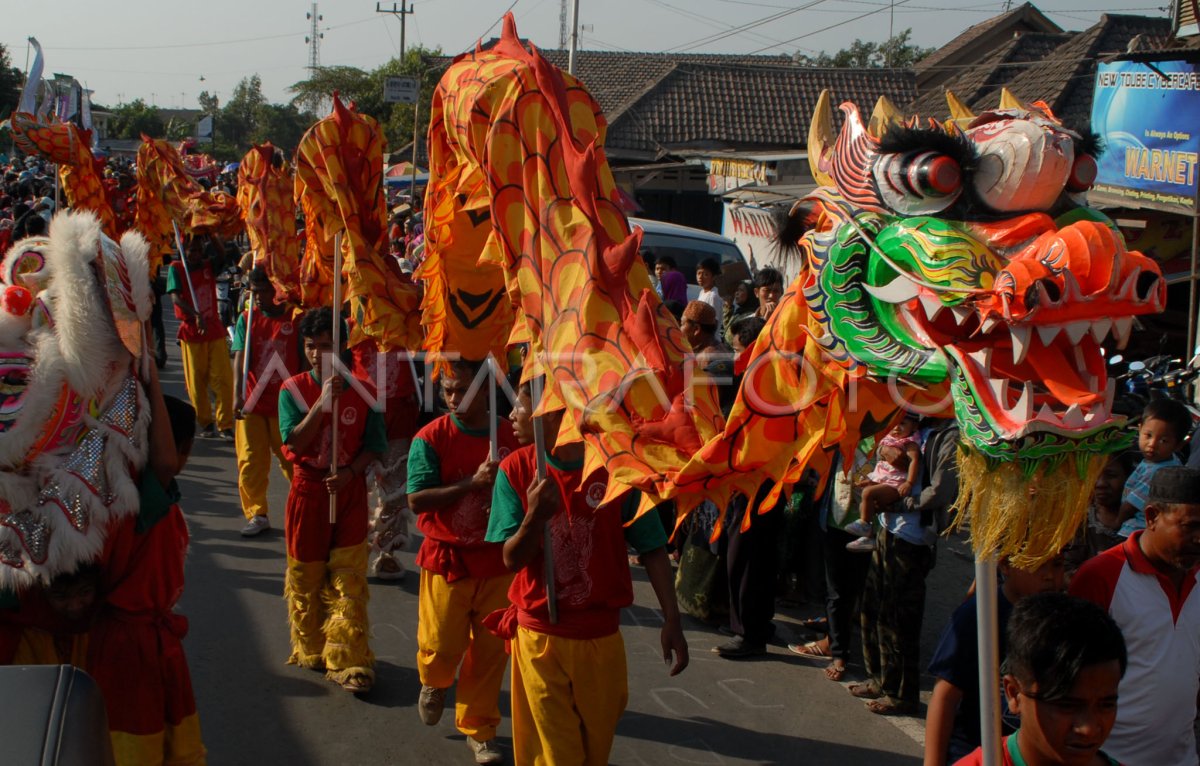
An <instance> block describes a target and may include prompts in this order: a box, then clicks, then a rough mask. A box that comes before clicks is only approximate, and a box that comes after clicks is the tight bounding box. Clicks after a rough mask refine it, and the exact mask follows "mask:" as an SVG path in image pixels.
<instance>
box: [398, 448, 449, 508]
mask: <svg viewBox="0 0 1200 766" xmlns="http://www.w3.org/2000/svg"><path fill="white" fill-rule="evenodd" d="M440 486H442V467H441V463H440V462H439V461H438V455H437V453H436V452H434V451H433V447H431V446H429V442H427V441H425V440H424V439H413V441H412V446H411V447H409V448H408V486H407V487H406V488H405V491H406V492H408V494H410V495H411V494H412V493H414V492H420V491H421V490H423V489H433V488H434V487H440Z"/></svg>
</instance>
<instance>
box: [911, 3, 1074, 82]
mask: <svg viewBox="0 0 1200 766" xmlns="http://www.w3.org/2000/svg"><path fill="white" fill-rule="evenodd" d="M1005 28H1013V29H1014V30H1017V31H1034V32H1037V31H1040V32H1051V33H1053V32H1061V31H1062V28H1061V27H1059V26H1058V25H1057V24H1055V23H1054V22H1053V21H1051V20H1050V19H1048V18H1046V16H1045V15H1044V14H1043V13H1042V12H1041V11H1039V10H1038V9H1037V7H1036V6H1034V5H1033V4H1032V3H1024V4H1022V5H1021V6H1019V7H1017V8H1014V9H1013V10H1011V11H1009V12H1007V13H1002V14H1000V15H999V16H993V17H992V18H990V19H987V20H986V21H981V22H979V23H978V24H974V25H972V26H970V27H967V29H966V30H965V31H964V32H963V33H962V34H960V35H958V36H957V37H955V38H954V39H953V40H951V41H950V42H948V43H946V44H945V45H943V46H942V47H941V48H938V49H937V50H936V51H934V52H933V53H931V54H929V55H928V56H926V57H925V58H923V59H921V60H920V61H919V62H917V64H916V66H915V67H914V69H916V70H917V71H918V72H920V73H922V74H923V73H925V72H926V71H928V70H931V69H933V68H935V67H937V66H939V65H941V64H944V63H946V62H947V61H948V60H950V59H953V58H956V57H958V56H959V54H966V53H968V51H969V49H970V48H971V47H972V46H975V45H977V44H978V42H979V41H980V40H981V39H982V38H983V37H985V36H986V35H988V34H989V33H992V32H999V31H1001V30H1002V29H1005Z"/></svg>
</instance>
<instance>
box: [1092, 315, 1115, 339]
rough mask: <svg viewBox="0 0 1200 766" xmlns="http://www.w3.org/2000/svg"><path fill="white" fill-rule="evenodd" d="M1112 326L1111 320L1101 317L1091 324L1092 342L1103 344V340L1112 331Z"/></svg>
mask: <svg viewBox="0 0 1200 766" xmlns="http://www.w3.org/2000/svg"><path fill="white" fill-rule="evenodd" d="M1112 326H1113V320H1111V319H1109V318H1108V317H1101V318H1099V319H1097V320H1096V321H1094V322H1092V328H1091V329H1092V340H1094V341H1096V342H1097V343H1103V342H1104V339H1105V338H1106V337H1108V333H1109V331H1110V330H1112Z"/></svg>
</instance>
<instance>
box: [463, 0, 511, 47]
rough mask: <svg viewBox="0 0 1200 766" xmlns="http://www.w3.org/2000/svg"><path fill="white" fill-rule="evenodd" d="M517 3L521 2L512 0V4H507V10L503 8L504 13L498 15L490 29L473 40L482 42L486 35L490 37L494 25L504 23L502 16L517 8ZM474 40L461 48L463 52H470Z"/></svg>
mask: <svg viewBox="0 0 1200 766" xmlns="http://www.w3.org/2000/svg"><path fill="white" fill-rule="evenodd" d="M519 2H521V0H513V1H512V2H511V3H510V4H509V6H508V7H507V8H505V9H504V13H502V14H500V17H499V18H497V19H496V20H495V21H493V22H492V25H491V26H490V27H488V28H487V29H485V30H483V34H481V35H480V36H479V37H476V38H475V40H482V39H483V38H485V37H487V36H488V35H490V34H491V33H492V30H493V29H495V28H496V25H497V24H499V23H500V22H501V21H504V16H505V14H507V13H508V12H509V11H511V10H512V9H513V8H515V7H517V3H519ZM475 40H473V41H471V42H469V43H467V46H466V47H465V48H463V50H470V49H471V48H472V47H473V46H474V45H475Z"/></svg>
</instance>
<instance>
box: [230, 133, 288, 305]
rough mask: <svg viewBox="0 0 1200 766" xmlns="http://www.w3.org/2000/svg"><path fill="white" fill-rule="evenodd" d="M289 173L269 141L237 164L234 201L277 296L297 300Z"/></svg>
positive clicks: (252, 245)
mask: <svg viewBox="0 0 1200 766" xmlns="http://www.w3.org/2000/svg"><path fill="white" fill-rule="evenodd" d="M293 186H294V182H293V180H292V174H291V172H290V171H289V168H288V165H287V163H286V162H285V161H284V160H283V155H282V154H281V153H280V152H279V150H278V149H276V148H275V147H274V146H272V145H271V144H270V143H266V144H262V145H260V146H255V147H253V148H251V149H250V151H248V152H246V156H245V157H243V158H242V163H241V165H240V166H239V167H238V190H237V201H238V205H239V206H240V207H241V209H242V217H243V218H244V219H245V221H246V234H247V235H248V236H249V238H250V251H251V252H252V253H253V254H254V263H255V265H261V266H262V267H263V268H264V269H265V270H266V272H267V276H268V277H269V278H270V279H271V283H272V284H273V285H275V289H276V291H278V293H279V295H280V297H282V298H285V299H287V300H288V301H289V302H291V303H300V302H301V301H300V236H299V235H298V234H297V233H296V203H295V202H294V201H293V198H292V194H293Z"/></svg>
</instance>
